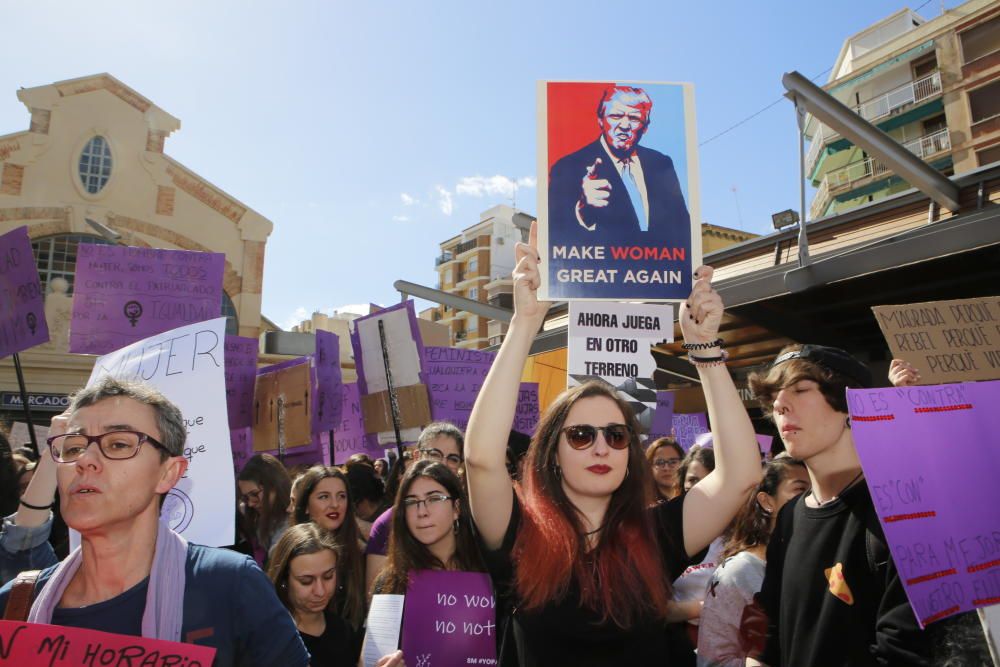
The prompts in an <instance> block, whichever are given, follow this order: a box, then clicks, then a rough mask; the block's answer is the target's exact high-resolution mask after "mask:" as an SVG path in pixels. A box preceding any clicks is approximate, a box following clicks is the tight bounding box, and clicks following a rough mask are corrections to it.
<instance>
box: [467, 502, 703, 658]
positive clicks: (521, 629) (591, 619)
mask: <svg viewBox="0 0 1000 667" xmlns="http://www.w3.org/2000/svg"><path fill="white" fill-rule="evenodd" d="M682 510H683V499H682V498H677V499H675V500H671V501H668V502H665V503H663V504H661V505H657V506H656V507H653V508H651V509H650V510H649V511H650V512H651V513H652V515H653V518H654V520H653V529H654V533H655V535H656V538H657V539H658V540H659V543H660V545H661V549H662V551H661V553H662V554H663V561H664V563H665V564H666V568H667V572H666V574H667V576H668V577H669V580H670V581H673V580H674V579H676V578H677V577H678V576H679V575H680V573H681V572H683V571H684V568H686V567H687V565H688V556H687V554H686V553H685V551H684V533H683V523H682ZM520 526H521V507H520V504H519V502H518V500H517V496H516V495H515V496H514V506H513V510H512V512H511V517H510V524H509V525H508V526H507V532H506V533H505V535H504V538H503V543H502V544H501V546H500V548H499V549H497V550H496V551H490V550H488V549H486V548H485V546H483V545H482V544H481V545H480V546H481V548H482V551H483V557H484V560H485V561H486V568H487V571H488V572H489V574H490V577H491V578H492V579H493V585H494V587H495V588H496V594H497V597H498V599H497V609H498V622H497V625H498V626H499V625H500V619H499V614H500V609H501V608H509V607H510V606H512V607H514V612H513V616H512V623H513V632H512V633H511V632H508V633H507V635H508V637H509V638H508V639H507V640H506V641H507V642H508V643H509V642H511V641H513V643H514V645H515V647H516V651H517V657H518V660H519V662H520V666H521V667H536V666H542V665H544V666H546V667H551V666H552V665H574V666H575V667H586V666H588V665H595V666H596V665H652V664H664V657H665V656H666V655H667V651H668V647H667V635H666V633H665V624H664V623H663V622H662V621H661V620H659V619H656V618H653V617H650V618H644V619H640V621H639V622H638V623H637V624H636V625H635V626H633V627H632V628H630V629H628V630H624V629H622V628H620V627H618V626H617V625H615V624H614V623H613V622H611V621H605V622H602V621H601V613H600V611H595V610H591V609H584V608H582V607H581V606H580V596H579V586H578V584H577V583H576V581H572V582H571V583H570V589H569V591H568V593H567V594H566V596H565V597H564V598H563V599H561V600H559V601H557V602H553V603H550V604H549V605H547V606H545V607H544V608H542V609H540V610H534V611H531V612H525V611H524V610H523V609H518V608H517V607H518V603H517V600H516V595H515V593H514V591H513V585H514V568H515V563H514V562H513V561H512V559H511V554H512V551H513V548H514V542H515V540H516V538H517V531H518V529H519V528H520ZM664 585H666V583H665V584H664ZM510 650H511V649H510V647H507V646H505V647H504V653H505V654H507V653H509V652H510ZM505 657H506V656H505ZM505 664H510V663H509V661H507V660H505Z"/></svg>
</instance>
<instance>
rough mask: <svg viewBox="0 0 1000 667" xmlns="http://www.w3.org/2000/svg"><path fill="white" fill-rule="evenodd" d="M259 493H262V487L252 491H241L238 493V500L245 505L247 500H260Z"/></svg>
mask: <svg viewBox="0 0 1000 667" xmlns="http://www.w3.org/2000/svg"><path fill="white" fill-rule="evenodd" d="M261 493H263V490H262V489H254V490H253V491H249V492H247V493H241V494H240V502H241V503H243V504H244V505H246V504H247V502H248V501H250V500H253V501H254V502H256V501H258V500H260V494H261Z"/></svg>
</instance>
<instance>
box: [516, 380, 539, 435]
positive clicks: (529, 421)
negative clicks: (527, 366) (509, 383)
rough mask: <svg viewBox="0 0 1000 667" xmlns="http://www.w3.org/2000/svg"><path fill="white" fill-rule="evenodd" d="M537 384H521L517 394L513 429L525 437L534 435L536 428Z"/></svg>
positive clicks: (537, 412)
mask: <svg viewBox="0 0 1000 667" xmlns="http://www.w3.org/2000/svg"><path fill="white" fill-rule="evenodd" d="M538 419H539V409H538V383H537V382H522V383H521V389H520V390H519V391H518V393H517V411H516V412H515V413H514V426H513V429H514V430H515V431H517V432H518V433H524V434H525V435H534V434H535V429H536V428H537V427H538Z"/></svg>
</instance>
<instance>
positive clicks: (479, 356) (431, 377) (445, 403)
mask: <svg viewBox="0 0 1000 667" xmlns="http://www.w3.org/2000/svg"><path fill="white" fill-rule="evenodd" d="M423 357H424V363H423V375H424V377H425V378H426V380H427V390H428V392H429V395H430V399H431V418H432V419H434V420H435V421H448V422H451V423H452V424H454V425H455V426H457V427H458V428H460V429H461V430H462V431H464V430H465V429H466V427H467V426H468V425H469V415H470V414H472V406H473V405H474V404H475V402H476V397H478V396H479V390H480V388H481V387H482V386H483V380H485V379H486V374H487V373H489V372H490V366H492V365H493V361H494V360H495V359H496V354H495V353H493V352H484V351H482V350H465V349H459V348H453V347H435V346H430V347H426V348H424V354H423ZM537 424H538V384H537V383H535V382H522V383H521V390H520V392H519V393H518V401H517V412H516V413H515V415H514V424H513V426H512V428H513V429H514V430H515V431H519V432H520V433H526V434H529V435H530V434H531V433H534V431H535V426H537Z"/></svg>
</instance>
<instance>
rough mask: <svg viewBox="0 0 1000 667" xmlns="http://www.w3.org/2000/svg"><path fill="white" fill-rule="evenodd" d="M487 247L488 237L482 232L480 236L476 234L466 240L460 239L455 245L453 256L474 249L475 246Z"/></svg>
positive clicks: (488, 245) (488, 244)
mask: <svg viewBox="0 0 1000 667" xmlns="http://www.w3.org/2000/svg"><path fill="white" fill-rule="evenodd" d="M489 247H490V237H489V236H487V235H486V234H483V235H482V236H477V237H476V238H474V239H470V240H468V241H462V242H461V243H459V244H458V245H457V246H455V250H454V253H455V257H456V258H457V257H460V256H461V255H464V254H465V253H467V252H469V251H470V250H475V249H477V248H489Z"/></svg>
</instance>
